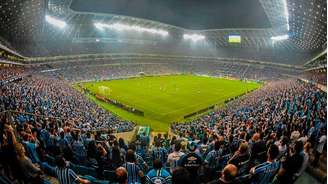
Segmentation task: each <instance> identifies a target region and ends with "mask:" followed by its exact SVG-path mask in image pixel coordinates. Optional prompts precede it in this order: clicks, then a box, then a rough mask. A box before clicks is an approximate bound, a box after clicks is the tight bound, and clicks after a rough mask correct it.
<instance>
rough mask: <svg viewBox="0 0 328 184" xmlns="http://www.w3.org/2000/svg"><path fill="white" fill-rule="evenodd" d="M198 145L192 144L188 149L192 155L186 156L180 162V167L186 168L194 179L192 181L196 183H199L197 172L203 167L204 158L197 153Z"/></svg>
mask: <svg viewBox="0 0 328 184" xmlns="http://www.w3.org/2000/svg"><path fill="white" fill-rule="evenodd" d="M196 147H197V145H196V143H194V142H192V143H190V144H189V145H188V149H189V151H190V153H188V154H186V155H185V156H183V157H182V158H181V159H180V160H179V165H180V166H181V167H184V168H186V169H187V170H188V171H189V173H190V176H191V178H192V181H193V182H194V183H197V181H198V178H197V171H198V169H199V167H200V166H201V165H202V158H201V157H200V156H199V155H197V154H196V153H195V151H196Z"/></svg>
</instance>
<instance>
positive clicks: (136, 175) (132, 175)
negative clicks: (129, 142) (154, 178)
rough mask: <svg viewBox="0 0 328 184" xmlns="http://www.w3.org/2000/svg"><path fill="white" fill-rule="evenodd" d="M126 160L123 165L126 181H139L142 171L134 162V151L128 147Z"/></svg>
mask: <svg viewBox="0 0 328 184" xmlns="http://www.w3.org/2000/svg"><path fill="white" fill-rule="evenodd" d="M125 159H126V162H125V163H124V164H123V167H124V168H125V169H126V170H127V171H128V183H141V180H142V179H143V178H144V173H143V172H142V170H141V169H140V168H139V167H138V166H137V164H136V158H135V154H134V151H133V150H131V149H129V150H128V151H127V153H126V158H125Z"/></svg>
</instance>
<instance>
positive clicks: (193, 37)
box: [183, 34, 205, 41]
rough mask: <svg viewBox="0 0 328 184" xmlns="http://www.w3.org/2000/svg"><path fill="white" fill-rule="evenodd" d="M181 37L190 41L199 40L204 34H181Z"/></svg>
mask: <svg viewBox="0 0 328 184" xmlns="http://www.w3.org/2000/svg"><path fill="white" fill-rule="evenodd" d="M183 39H185V40H192V41H199V40H204V39H205V36H204V35H200V34H183Z"/></svg>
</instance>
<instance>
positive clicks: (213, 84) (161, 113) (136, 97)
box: [82, 75, 261, 131]
mask: <svg viewBox="0 0 328 184" xmlns="http://www.w3.org/2000/svg"><path fill="white" fill-rule="evenodd" d="M82 85H83V86H84V87H85V88H87V89H89V90H90V91H91V92H92V93H94V94H98V95H101V96H105V97H107V98H110V99H114V100H116V101H118V102H120V103H122V104H125V105H128V106H131V107H134V108H136V109H139V110H141V111H143V112H144V117H142V116H139V115H136V114H134V113H131V112H128V111H125V110H123V109H121V108H119V107H116V106H114V105H112V104H108V103H105V102H102V101H100V100H97V99H96V98H95V97H93V96H92V95H88V96H89V98H91V99H92V100H94V101H95V102H96V103H97V104H99V105H100V106H102V107H103V108H105V109H107V110H109V111H111V112H113V113H114V114H117V115H118V116H120V117H122V118H124V119H128V120H131V121H135V122H136V123H138V124H140V125H149V126H151V128H152V130H154V131H167V130H168V127H169V124H170V123H171V122H173V121H182V120H183V117H184V116H185V115H188V114H190V113H193V112H197V111H199V110H201V109H204V108H207V107H209V106H212V105H222V104H224V101H225V100H227V99H230V98H233V97H235V96H238V95H240V94H243V93H245V92H247V91H250V90H253V89H256V88H259V87H260V86H261V84H258V83H255V82H243V81H240V80H229V79H222V78H212V77H201V76H193V75H173V76H156V77H138V78H130V79H122V80H111V81H100V82H87V83H83V84H82Z"/></svg>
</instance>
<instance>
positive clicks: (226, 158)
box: [218, 154, 232, 171]
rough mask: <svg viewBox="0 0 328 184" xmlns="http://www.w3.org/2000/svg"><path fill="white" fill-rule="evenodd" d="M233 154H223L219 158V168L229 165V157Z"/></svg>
mask: <svg viewBox="0 0 328 184" xmlns="http://www.w3.org/2000/svg"><path fill="white" fill-rule="evenodd" d="M231 156H232V155H231V154H226V155H224V156H222V157H221V158H220V160H219V168H218V170H219V171H221V170H223V168H224V166H225V165H227V163H228V161H229V159H230V158H231Z"/></svg>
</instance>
